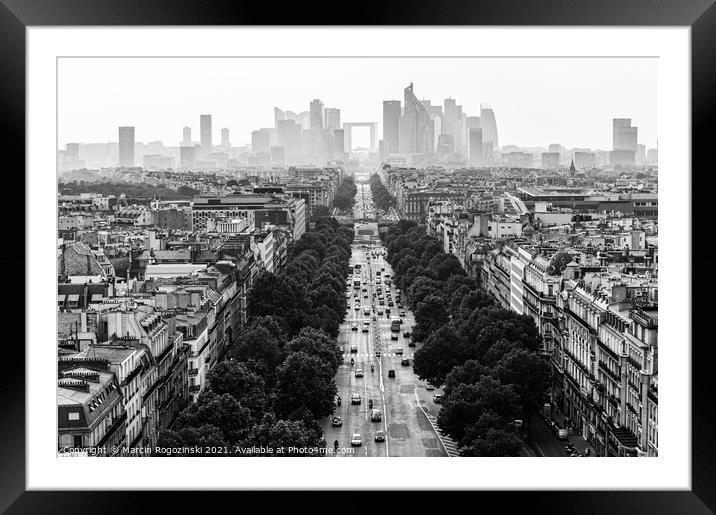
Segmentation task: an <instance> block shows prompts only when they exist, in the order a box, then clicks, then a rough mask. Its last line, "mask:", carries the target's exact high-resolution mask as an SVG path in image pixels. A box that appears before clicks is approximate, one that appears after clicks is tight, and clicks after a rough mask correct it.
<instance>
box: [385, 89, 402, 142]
mask: <svg viewBox="0 0 716 515" xmlns="http://www.w3.org/2000/svg"><path fill="white" fill-rule="evenodd" d="M399 121H400V100H384V101H383V142H384V144H383V145H384V146H383V150H384V152H386V155H387V154H397V153H398V123H399Z"/></svg>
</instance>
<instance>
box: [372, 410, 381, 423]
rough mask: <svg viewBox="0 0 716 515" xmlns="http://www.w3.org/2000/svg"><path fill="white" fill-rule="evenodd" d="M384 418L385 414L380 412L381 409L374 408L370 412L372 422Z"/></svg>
mask: <svg viewBox="0 0 716 515" xmlns="http://www.w3.org/2000/svg"><path fill="white" fill-rule="evenodd" d="M382 419H383V416H382V415H381V414H380V410H378V409H374V410H373V411H372V412H371V413H370V421H371V422H380V421H381V420H382Z"/></svg>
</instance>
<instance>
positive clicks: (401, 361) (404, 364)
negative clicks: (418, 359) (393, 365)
mask: <svg viewBox="0 0 716 515" xmlns="http://www.w3.org/2000/svg"><path fill="white" fill-rule="evenodd" d="M400 364H401V365H402V366H404V367H409V366H410V360H409V359H408V358H403V359H401V360H400Z"/></svg>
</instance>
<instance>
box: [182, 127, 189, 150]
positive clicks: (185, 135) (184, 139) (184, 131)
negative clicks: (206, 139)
mask: <svg viewBox="0 0 716 515" xmlns="http://www.w3.org/2000/svg"><path fill="white" fill-rule="evenodd" d="M181 135H182V138H181V144H182V146H184V147H187V146H189V145H191V127H184V128H183V129H182V131H181Z"/></svg>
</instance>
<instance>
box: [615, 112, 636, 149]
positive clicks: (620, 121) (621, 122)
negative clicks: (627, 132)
mask: <svg viewBox="0 0 716 515" xmlns="http://www.w3.org/2000/svg"><path fill="white" fill-rule="evenodd" d="M626 127H631V118H613V119H612V150H621V149H622V144H621V129H623V128H626Z"/></svg>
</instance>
